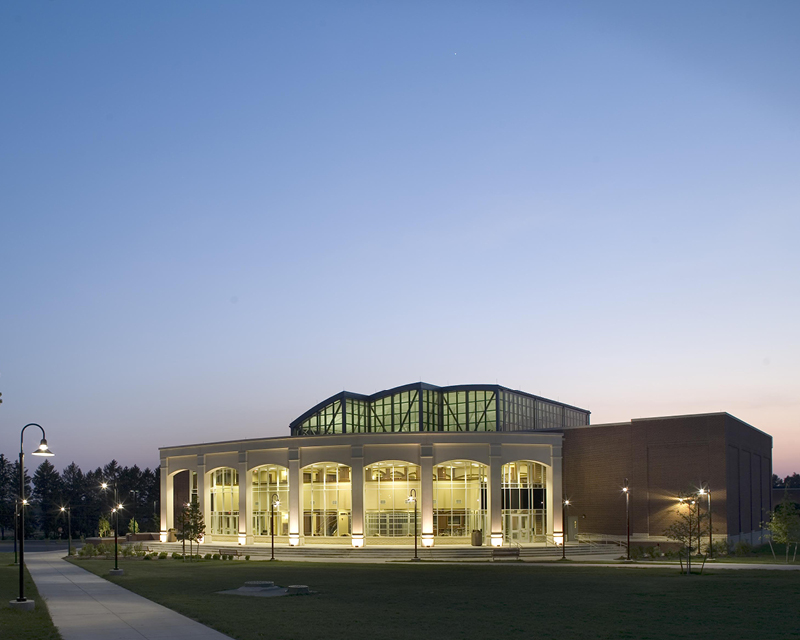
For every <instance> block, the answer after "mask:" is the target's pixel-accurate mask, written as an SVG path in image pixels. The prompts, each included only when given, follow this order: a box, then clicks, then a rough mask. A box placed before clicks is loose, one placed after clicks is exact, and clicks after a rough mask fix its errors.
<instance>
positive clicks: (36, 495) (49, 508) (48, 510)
mask: <svg viewBox="0 0 800 640" xmlns="http://www.w3.org/2000/svg"><path fill="white" fill-rule="evenodd" d="M61 490H62V486H61V476H60V475H59V474H58V471H56V468H55V467H54V466H53V465H52V464H50V461H49V460H45V461H44V462H42V464H40V465H39V468H38V469H36V473H34V474H33V494H32V495H31V502H32V503H33V504H34V505H35V506H36V507H37V508H38V509H39V527H40V528H41V530H42V531H43V532H44V534H45V535H46V536H48V537H51V538H54V537H56V536H57V535H58V527H59V525H60V522H59V521H58V514H59V507H60V506H61Z"/></svg>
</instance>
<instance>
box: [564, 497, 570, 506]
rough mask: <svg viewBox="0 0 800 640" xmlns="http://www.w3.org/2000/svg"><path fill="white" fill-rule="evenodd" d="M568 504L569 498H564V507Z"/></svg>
mask: <svg viewBox="0 0 800 640" xmlns="http://www.w3.org/2000/svg"><path fill="white" fill-rule="evenodd" d="M569 505H570V502H569V499H567V500H564V506H565V507H568V506H569Z"/></svg>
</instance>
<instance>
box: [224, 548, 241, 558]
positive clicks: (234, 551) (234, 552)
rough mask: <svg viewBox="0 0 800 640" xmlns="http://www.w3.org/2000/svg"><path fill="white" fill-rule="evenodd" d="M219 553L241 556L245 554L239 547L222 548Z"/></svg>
mask: <svg viewBox="0 0 800 640" xmlns="http://www.w3.org/2000/svg"><path fill="white" fill-rule="evenodd" d="M219 555H221V556H236V557H237V558H241V557H242V556H243V555H244V554H243V553H242V552H241V551H239V549H220V550H219Z"/></svg>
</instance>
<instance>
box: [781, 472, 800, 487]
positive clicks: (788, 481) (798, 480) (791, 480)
mask: <svg viewBox="0 0 800 640" xmlns="http://www.w3.org/2000/svg"><path fill="white" fill-rule="evenodd" d="M783 484H784V486H785V487H786V488H787V489H800V473H797V472H795V473H793V474H792V475H790V476H786V478H785V479H784V481H783Z"/></svg>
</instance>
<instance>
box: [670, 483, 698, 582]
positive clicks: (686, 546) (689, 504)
mask: <svg viewBox="0 0 800 640" xmlns="http://www.w3.org/2000/svg"><path fill="white" fill-rule="evenodd" d="M678 501H679V506H678V509H677V510H676V512H675V513H676V514H677V516H678V517H677V518H676V519H675V521H674V522H673V523H672V524H671V525H670V526H669V527H667V528H666V530H665V531H664V535H665V536H666V537H667V538H669V539H670V540H677V541H679V542H681V543H683V548H682V549H681V551H680V554H681V556H683V555H685V556H686V575H691V574H692V550H693V547H694V545H695V544H698V545H699V541H700V539H701V537H702V536H703V534H705V533H708V530H707V529H705V527H704V526H703V521H704V520H705V519H706V518H707V517H708V514H706V513H704V512H703V511H702V510H701V509H700V500H698V497H697V494H695V493H682V494H680V495H679V496H678Z"/></svg>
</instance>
